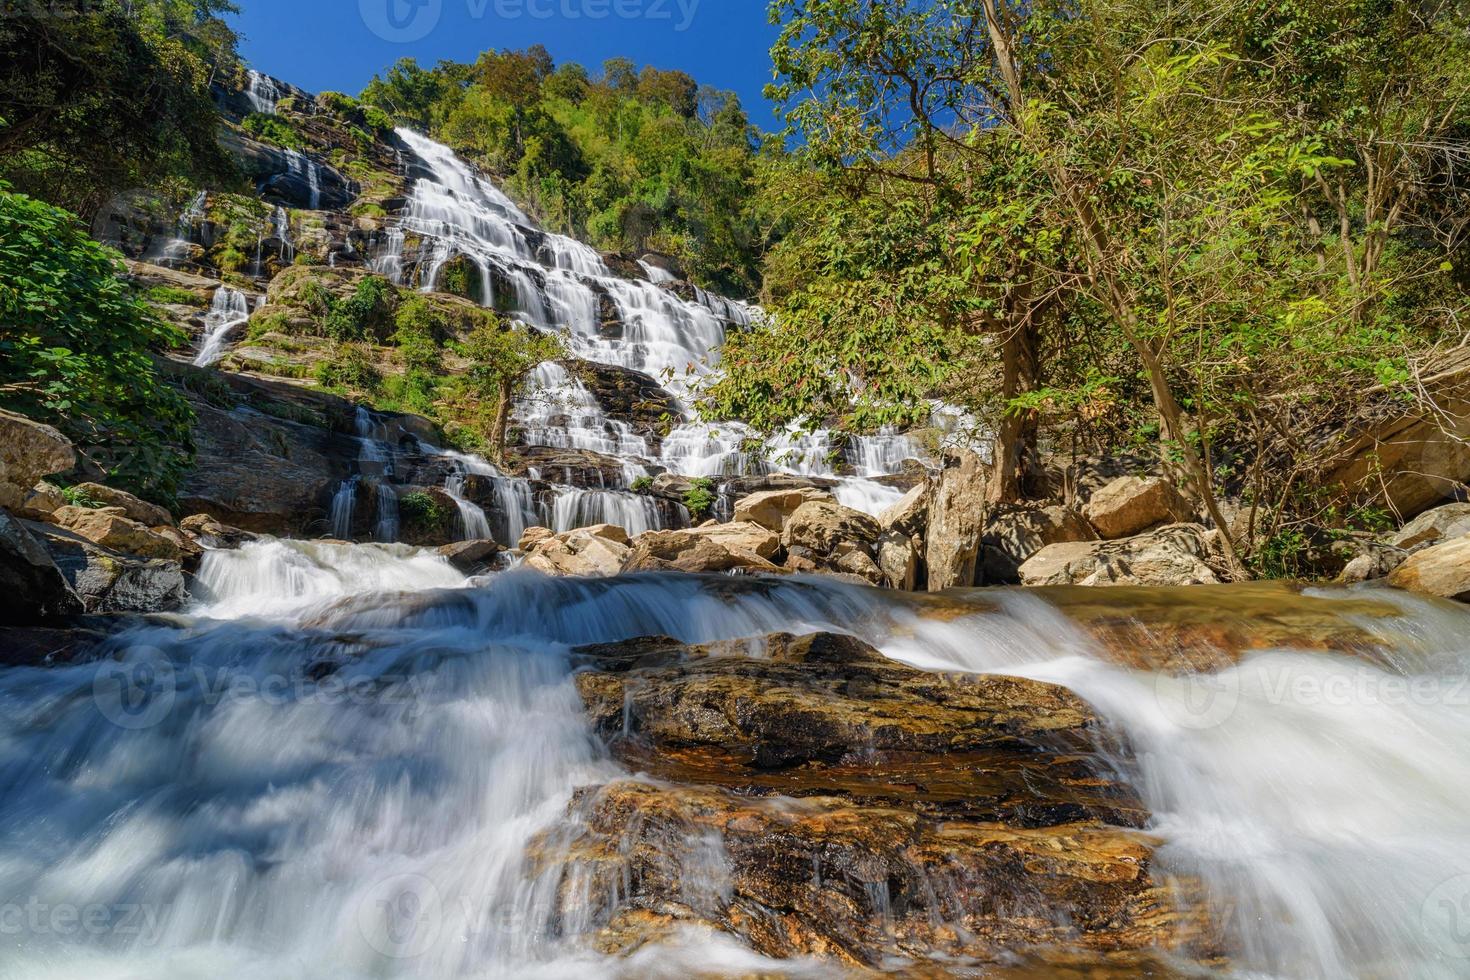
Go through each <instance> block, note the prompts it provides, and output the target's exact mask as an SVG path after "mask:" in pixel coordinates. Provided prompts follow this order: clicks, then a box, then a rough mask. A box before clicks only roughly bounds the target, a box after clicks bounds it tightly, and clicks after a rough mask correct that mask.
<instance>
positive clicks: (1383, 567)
mask: <svg viewBox="0 0 1470 980" xmlns="http://www.w3.org/2000/svg"><path fill="white" fill-rule="evenodd" d="M1408 557H1409V553H1408V552H1407V551H1404V550H1403V549H1401V548H1395V547H1393V546H1392V545H1386V544H1380V543H1377V542H1370V543H1369V544H1367V545H1365V546H1362V547H1361V548H1360V549H1359V553H1358V554H1357V555H1355V556H1354V557H1352V558H1351V559H1349V560H1348V563H1347V564H1346V565H1344V566H1343V568H1342V571H1341V572H1340V573H1338V576H1337V581H1338V582H1340V583H1342V584H1343V585H1352V584H1355V583H1358V582H1369V581H1372V580H1373V579H1380V578H1383V577H1384V576H1386V575H1388V574H1389V573H1390V572H1392V571H1393V570H1394V569H1395V568H1398V567H1399V566H1400V565H1402V564H1403V563H1404V560H1405V559H1406V558H1408Z"/></svg>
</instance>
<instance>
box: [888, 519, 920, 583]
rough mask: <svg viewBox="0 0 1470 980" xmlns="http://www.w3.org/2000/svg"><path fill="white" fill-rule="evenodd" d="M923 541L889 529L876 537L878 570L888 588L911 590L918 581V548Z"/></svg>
mask: <svg viewBox="0 0 1470 980" xmlns="http://www.w3.org/2000/svg"><path fill="white" fill-rule="evenodd" d="M922 547H923V541H922V540H921V539H919V538H916V537H910V536H909V535H908V534H906V533H904V532H902V531H899V530H896V529H890V530H887V531H884V532H883V536H882V537H880V538H879V539H878V570H879V571H880V572H882V573H883V584H884V585H886V586H888V587H889V588H890V589H898V590H900V591H902V592H912V591H914V589H916V588H918V583H919V550H920V549H921V548H922Z"/></svg>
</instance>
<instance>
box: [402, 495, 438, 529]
mask: <svg viewBox="0 0 1470 980" xmlns="http://www.w3.org/2000/svg"><path fill="white" fill-rule="evenodd" d="M398 516H399V517H400V518H401V519H402V520H403V523H404V524H405V525H407V526H408V527H410V528H416V529H418V530H433V529H435V528H439V527H443V526H444V525H445V524H446V523H448V521H449V511H448V510H446V509H445V508H444V505H442V504H441V503H439V501H438V500H436V499H435V498H434V497H433V496H431V495H430V494H427V493H425V492H424V491H422V490H415V491H414V492H413V493H409V494H404V495H403V496H402V497H400V498H398Z"/></svg>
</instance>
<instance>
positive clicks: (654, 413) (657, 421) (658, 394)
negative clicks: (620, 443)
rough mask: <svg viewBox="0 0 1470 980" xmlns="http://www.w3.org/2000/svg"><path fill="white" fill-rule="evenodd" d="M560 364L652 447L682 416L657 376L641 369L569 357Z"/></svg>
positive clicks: (675, 400)
mask: <svg viewBox="0 0 1470 980" xmlns="http://www.w3.org/2000/svg"><path fill="white" fill-rule="evenodd" d="M562 364H563V366H565V367H567V368H568V369H569V370H572V371H573V372H574V373H575V374H576V375H577V377H579V378H581V379H582V383H583V384H585V385H586V386H587V389H588V390H589V391H591V392H592V394H593V395H594V396H595V397H596V398H597V403H598V404H599V405H601V406H602V410H603V411H604V412H606V413H607V414H608V415H609V416H610V417H612V418H616V419H618V420H619V421H622V422H627V423H628V424H629V425H630V426H632V427H633V431H634V432H636V433H637V434H638V435H641V436H643V437H645V438H647V439H649V440H650V441H651V442H652V443H653V446H654V448H655V449H656V448H657V445H658V442H659V441H660V440H661V439H662V438H663V436H664V434H665V433H667V432H668V430H669V429H670V428H672V427H673V426H675V425H678V424H679V420H680V419H681V418H682V417H683V414H682V413H683V410H682V409H681V408H680V406H679V402H678V400H677V399H675V398H674V396H673V395H672V394H670V393H669V392H668V391H667V390H665V389H664V388H662V387H660V385H659V383H658V381H657V380H656V379H654V378H653V377H651V376H649V375H647V374H644V373H642V372H641V371H634V370H631V369H629V368H623V367H618V366H616V365H611V364H594V363H592V362H591V361H577V360H570V359H569V360H566V361H563V362H562Z"/></svg>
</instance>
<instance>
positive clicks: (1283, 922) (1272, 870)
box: [0, 540, 1470, 980]
mask: <svg viewBox="0 0 1470 980" xmlns="http://www.w3.org/2000/svg"><path fill="white" fill-rule="evenodd" d="M200 581H201V584H202V588H201V590H200V591H201V593H203V594H204V595H206V596H207V598H206V599H205V600H204V601H201V602H200V603H199V605H198V606H197V607H196V608H194V609H192V610H191V611H190V613H189V615H186V616H180V617H177V618H175V619H173V620H172V621H170V622H168V623H160V624H158V625H149V626H142V627H140V628H137V629H135V630H133V631H132V632H130V633H128V634H126V635H124V636H121V637H119V638H116V639H115V640H113V641H111V644H112V646H111V653H112V656H113V657H114V658H115V659H106V660H103V661H102V662H101V663H100V664H82V665H74V666H63V667H55V668H47V669H32V668H8V669H5V670H3V671H0V706H3V710H0V786H3V792H0V896H3V897H5V899H6V901H7V902H8V903H9V904H6V905H3V906H0V933H4V934H5V952H4V955H3V956H0V976H3V977H7V978H9V977H14V978H27V980H31V978H75V977H82V976H85V977H91V978H98V980H103V978H141V977H148V978H165V980H172V978H212V977H221V976H229V977H245V978H256V977H259V978H267V977H269V978H298V977H299V978H303V980H305V978H314V980H315V978H324V977H331V978H339V977H340V978H370V977H371V978H383V977H394V978H397V977H403V978H408V977H412V978H455V977H477V978H478V977H566V976H571V975H576V976H586V977H599V976H608V977H644V976H669V977H680V976H688V975H689V974H690V973H691V972H692V971H694V970H696V969H698V970H705V971H712V972H715V973H718V972H721V971H723V972H726V973H731V974H738V973H742V972H767V973H780V972H790V973H793V974H795V975H813V976H830V975H832V968H830V967H828V968H818V967H814V966H812V965H811V964H803V963H794V964H782V965H779V966H778V965H776V964H771V963H764V962H763V961H761V960H760V959H759V958H758V957H756V956H754V955H753V954H752V953H750V952H749V951H747V950H744V949H741V948H740V947H739V946H737V945H736V944H735V943H734V942H733V941H732V940H729V939H720V938H714V937H709V936H705V935H702V934H691V935H688V936H678V935H676V936H675V937H674V938H673V939H672V940H671V941H670V942H668V943H666V944H659V945H656V946H653V947H648V948H645V949H644V950H643V951H642V952H640V953H639V954H637V955H636V956H635V957H633V958H632V959H630V960H611V959H605V958H602V957H600V956H598V955H597V954H595V953H594V952H593V951H592V950H591V949H590V948H589V947H588V946H587V945H586V941H585V938H582V937H579V936H578V935H577V930H572V929H569V928H567V925H568V924H567V923H566V922H563V921H559V920H558V918H557V915H556V914H555V908H556V903H555V902H554V901H553V896H554V891H555V888H556V884H557V881H558V879H559V876H560V871H561V868H559V867H557V866H552V867H550V868H543V869H542V870H541V871H540V873H539V874H530V873H529V868H528V865H527V863H526V858H525V855H526V848H527V845H528V844H529V843H530V842H531V841H532V840H533V838H535V837H536V835H537V834H539V833H541V832H544V831H547V830H548V829H552V828H555V827H556V826H557V825H558V822H559V821H560V820H561V818H562V817H563V815H564V813H565V810H566V807H567V804H568V802H569V800H570V797H571V794H572V792H573V790H574V789H575V788H576V787H579V786H588V785H597V784H600V783H605V782H608V781H610V780H615V779H618V778H620V777H624V776H626V775H627V774H626V773H624V772H623V771H622V770H621V769H620V767H619V766H618V765H617V764H616V763H614V762H613V761H612V760H611V759H610V758H609V757H608V755H607V754H606V753H605V751H604V750H603V749H602V748H601V747H600V745H599V744H598V743H597V742H596V741H595V740H594V739H593V738H592V737H591V735H590V733H589V731H588V729H587V726H586V724H585V722H584V720H583V718H582V715H581V710H580V702H579V700H578V697H577V694H576V692H575V690H574V688H573V685H572V683H571V680H570V677H571V667H570V664H569V660H568V650H569V648H570V647H571V646H573V645H576V644H581V643H587V642H605V641H611V640H617V639H621V638H629V637H636V636H643V635H652V634H663V635H670V636H674V637H676V638H678V639H681V640H684V641H691V642H694V641H710V640H716V639H725V638H741V637H749V636H755V635H760V634H765V633H768V632H771V631H776V630H785V631H792V632H804V631H809V630H817V629H828V630H837V631H844V632H852V633H855V634H857V635H860V636H863V637H865V638H867V639H868V640H869V641H871V642H873V643H874V644H875V645H877V646H879V647H880V648H881V649H882V650H883V651H884V652H885V653H886V654H887V655H889V656H891V657H893V658H895V659H898V660H902V661H905V662H908V663H911V664H914V665H916V666H920V667H924V668H930V669H943V670H950V671H974V672H1000V673H1012V674H1020V675H1025V676H1030V677H1035V678H1039V679H1046V680H1052V681H1057V682H1060V683H1064V684H1066V685H1068V686H1069V687H1071V688H1073V689H1074V690H1076V691H1077V692H1078V693H1079V694H1081V695H1082V696H1083V697H1084V698H1086V699H1087V700H1088V701H1090V702H1091V703H1092V704H1093V705H1094V706H1096V708H1097V709H1098V710H1099V711H1100V712H1101V713H1102V714H1103V715H1104V716H1105V718H1106V719H1108V721H1109V722H1110V723H1111V724H1112V726H1114V727H1115V728H1116V730H1117V731H1118V733H1120V734H1121V735H1122V736H1124V739H1123V741H1124V742H1126V743H1127V744H1129V745H1131V746H1132V752H1131V753H1130V754H1129V756H1128V757H1127V758H1120V759H1119V760H1118V765H1119V767H1120V768H1121V769H1122V770H1123V771H1124V772H1125V774H1126V775H1127V777H1128V778H1129V779H1130V780H1131V781H1132V782H1133V784H1134V786H1135V787H1136V789H1137V790H1138V791H1139V792H1140V793H1141V794H1142V796H1143V797H1144V799H1145V801H1146V802H1147V803H1148V805H1149V807H1150V809H1151V811H1152V812H1153V814H1154V818H1153V824H1152V827H1151V830H1152V832H1153V833H1154V834H1156V835H1157V836H1158V837H1159V838H1160V839H1161V841H1162V848H1161V850H1160V851H1159V852H1158V854H1157V856H1156V859H1155V860H1156V863H1157V864H1158V865H1159V866H1161V867H1162V869H1163V870H1164V871H1165V872H1169V873H1176V874H1179V875H1197V876H1199V877H1201V878H1202V879H1203V880H1204V882H1205V883H1206V884H1207V886H1208V888H1209V890H1210V894H1211V897H1212V899H1213V901H1214V903H1215V905H1216V907H1217V914H1218V916H1219V918H1220V919H1221V920H1222V921H1223V922H1224V923H1225V928H1226V929H1227V932H1228V935H1229V937H1230V939H1231V949H1230V953H1231V960H1232V963H1233V964H1234V968H1235V975H1237V976H1241V977H1280V978H1298V977H1311V978H1316V977H1324V978H1325V977H1361V978H1402V980H1422V978H1441V977H1443V978H1450V977H1463V976H1465V975H1466V968H1467V964H1470V959H1466V958H1465V957H1467V956H1470V941H1467V940H1470V936H1466V935H1465V933H1464V931H1463V930H1464V927H1465V925H1466V923H1467V921H1470V919H1467V918H1466V916H1465V913H1466V911H1467V910H1470V905H1466V904H1465V902H1466V899H1467V896H1470V885H1467V881H1470V879H1467V877H1466V876H1467V875H1470V818H1467V816H1466V812H1467V803H1470V800H1467V794H1470V790H1467V788H1466V787H1467V786H1470V705H1467V695H1466V691H1465V685H1464V677H1465V675H1466V672H1467V666H1470V663H1467V661H1470V656H1467V654H1466V652H1465V648H1464V637H1465V636H1466V635H1467V629H1470V613H1465V612H1462V611H1460V610H1458V609H1455V608H1449V607H1445V606H1442V605H1431V604H1430V603H1427V602H1422V601H1419V600H1414V599H1409V598H1405V597H1391V601H1393V602H1396V603H1398V604H1399V605H1400V606H1401V607H1402V610H1403V615H1402V616H1400V617H1396V618H1394V619H1391V620H1386V621H1375V622H1374V623H1372V624H1367V625H1368V627H1369V628H1371V629H1372V630H1375V631H1377V633H1378V634H1379V635H1381V636H1383V637H1384V639H1385V641H1392V646H1393V647H1394V649H1395V650H1397V651H1398V652H1397V653H1396V654H1395V656H1394V658H1393V659H1392V660H1391V661H1389V663H1391V665H1392V666H1391V667H1388V666H1371V665H1370V663H1369V661H1366V660H1359V659H1349V658H1345V657H1339V656H1329V655H1325V654H1321V653H1313V652H1305V651H1290V650H1278V651H1268V652H1265V653H1261V654H1257V655H1255V656H1252V657H1250V658H1248V659H1246V660H1245V661H1243V662H1242V663H1241V664H1240V665H1239V666H1238V667H1236V668H1234V669H1233V670H1230V671H1227V672H1225V673H1223V674H1221V675H1219V676H1218V677H1217V678H1214V679H1209V680H1208V681H1205V680H1202V679H1198V678H1196V679H1191V678H1170V677H1165V676H1162V675H1157V676H1156V675H1154V674H1152V673H1148V672H1143V671H1134V670H1126V669H1123V668H1120V667H1116V666H1113V665H1111V664H1109V663H1107V662H1106V661H1105V660H1103V659H1101V658H1100V657H1099V656H1097V655H1096V654H1095V651H1094V650H1093V649H1092V647H1091V643H1092V641H1091V640H1090V639H1089V637H1088V635H1087V634H1085V633H1083V632H1082V631H1081V630H1080V629H1079V628H1078V627H1077V626H1075V625H1073V623H1072V622H1071V621H1070V620H1069V619H1068V618H1066V617H1065V616H1064V615H1063V614H1062V613H1061V612H1059V611H1058V609H1057V608H1054V607H1052V606H1051V605H1049V604H1048V603H1047V601H1046V600H1044V599H1043V598H1041V597H1040V596H1037V595H1035V594H1029V593H1021V592H1006V591H1002V592H998V593H997V592H990V593H986V594H985V597H986V600H987V602H986V604H985V605H984V606H983V607H982V606H979V605H977V606H976V611H975V612H974V614H972V615H965V616H960V617H958V618H956V617H954V616H950V617H946V618H945V619H943V620H942V621H941V620H939V619H929V618H925V616H924V614H923V608H924V607H923V606H921V605H915V604H911V600H906V599H905V598H904V597H902V596H901V595H899V594H895V593H882V592H877V591H872V590H867V589H863V588H860V587H857V586H852V585H848V584H845V583H839V582H833V581H825V580H801V579H790V580H781V581H778V582H764V583H760V582H752V583H750V584H749V585H742V584H739V581H738V580H736V584H734V585H732V584H731V580H728V579H725V580H716V579H702V578H698V577H687V576H665V575H653V576H633V577H625V578H618V579H610V580H568V579H548V578H542V577H540V576H538V575H535V574H531V573H525V572H508V573H503V574H500V575H497V576H495V577H493V578H491V579H489V580H486V581H482V582H468V581H466V580H464V579H463V578H462V577H461V576H460V575H459V574H458V573H456V572H454V571H453V569H452V568H451V567H450V566H449V565H447V564H446V563H445V562H444V561H443V560H442V559H439V558H438V557H437V556H434V555H433V554H432V553H430V552H422V551H416V550H413V549H410V548H407V547H404V546H399V545H339V544H328V543H303V542H284V541H272V540H265V541H260V542H257V543H253V544H250V545H247V546H246V547H244V548H243V549H241V550H239V551H234V552H223V551H221V552H211V553H210V554H209V555H208V556H207V557H206V560H205V564H204V567H203V568H202V570H201V573H200ZM1338 594H1339V593H1327V594H1326V595H1327V596H1328V597H1329V598H1328V600H1327V601H1332V599H1331V597H1333V596H1336V595H1338ZM1120 595H1122V593H1120ZM1120 608H1121V607H1120ZM1201 684H1204V685H1205V686H1204V687H1203V688H1202V687H1201ZM1202 691H1203V692H1204V693H1206V694H1208V695H1209V696H1208V697H1201V693H1202ZM715 844H718V842H717V841H716V842H715ZM714 873H715V872H713V871H712V874H714ZM709 885H710V887H711V888H712V889H713V890H714V893H718V891H719V886H718V882H710V883H709ZM589 907H590V906H589ZM589 914H590V913H589ZM582 924H583V925H595V924H596V923H595V922H594V923H582Z"/></svg>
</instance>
